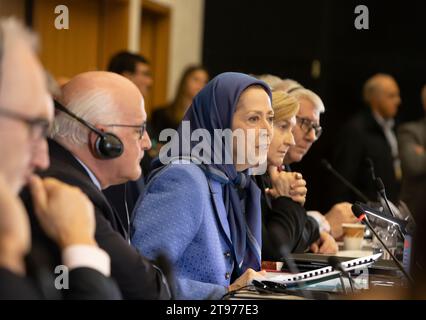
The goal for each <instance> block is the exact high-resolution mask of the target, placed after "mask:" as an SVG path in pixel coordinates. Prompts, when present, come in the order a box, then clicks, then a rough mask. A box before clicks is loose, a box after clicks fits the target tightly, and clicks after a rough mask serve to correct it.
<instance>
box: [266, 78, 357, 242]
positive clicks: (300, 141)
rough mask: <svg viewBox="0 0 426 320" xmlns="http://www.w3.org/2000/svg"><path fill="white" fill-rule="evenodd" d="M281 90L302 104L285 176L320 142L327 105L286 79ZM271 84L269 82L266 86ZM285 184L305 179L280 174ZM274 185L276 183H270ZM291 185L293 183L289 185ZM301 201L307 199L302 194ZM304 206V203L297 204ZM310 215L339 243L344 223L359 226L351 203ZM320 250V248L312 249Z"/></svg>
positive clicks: (272, 84) (315, 95) (297, 84)
mask: <svg viewBox="0 0 426 320" xmlns="http://www.w3.org/2000/svg"><path fill="white" fill-rule="evenodd" d="M282 81H283V83H281V84H279V85H280V86H282V87H284V88H286V90H287V92H288V93H289V94H290V95H291V96H293V97H295V98H296V99H297V100H298V102H299V105H300V107H299V111H298V113H297V116H296V126H295V128H294V129H293V136H294V140H295V143H296V145H294V146H290V148H289V150H288V151H287V153H286V155H285V157H284V164H285V170H286V172H291V167H290V164H292V163H296V162H300V161H302V159H303V157H304V156H305V154H306V153H307V152H308V151H309V149H310V148H311V146H312V145H313V143H314V142H315V141H316V140H318V138H319V135H320V134H321V132H322V129H321V127H320V114H321V113H323V112H324V111H325V108H324V104H323V102H322V100H321V98H320V97H319V96H318V95H317V94H315V93H314V92H312V91H311V90H308V89H305V88H303V87H302V85H301V84H300V83H298V82H296V81H294V80H291V79H285V80H282ZM267 83H268V82H267ZM268 85H269V86H270V87H271V88H272V89H275V87H274V86H275V85H277V83H268ZM280 175H281V177H282V178H281V179H280V180H278V181H282V180H283V179H284V177H288V178H289V179H290V178H293V179H297V180H302V179H303V177H302V175H301V174H300V173H297V174H294V175H286V174H285V173H281V174H280ZM271 183H273V181H271ZM287 184H290V181H289V182H288V183H287ZM297 196H298V195H297V190H294V195H293V199H296V198H297ZM301 196H302V197H304V196H305V195H304V194H303V193H302V194H301ZM297 202H299V203H301V204H302V205H303V204H304V201H303V202H302V201H297ZM307 213H308V215H310V216H312V217H313V218H314V219H315V220H317V222H318V224H319V226H320V231H321V232H322V231H325V232H328V233H330V234H331V235H332V236H333V238H335V239H339V238H340V237H341V236H342V235H343V229H342V223H352V222H356V221H357V220H356V217H355V216H354V215H353V213H352V210H351V205H350V204H349V203H344V202H343V203H338V204H335V205H334V206H333V207H332V208H331V210H330V211H328V212H327V213H326V214H324V215H323V214H321V213H320V212H318V211H308V212H307ZM311 249H314V250H317V249H318V248H315V244H314V248H311Z"/></svg>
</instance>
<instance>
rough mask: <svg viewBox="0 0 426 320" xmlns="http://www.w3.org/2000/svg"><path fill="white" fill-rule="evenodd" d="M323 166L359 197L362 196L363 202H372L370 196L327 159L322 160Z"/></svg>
mask: <svg viewBox="0 0 426 320" xmlns="http://www.w3.org/2000/svg"><path fill="white" fill-rule="evenodd" d="M321 164H322V166H323V167H324V168H325V169H327V170H328V171H330V172H331V173H332V174H333V175H334V176H335V177H336V178H337V179H338V180H339V181H340V182H341V183H343V184H344V185H345V186H346V187H347V188H349V189H350V190H351V191H352V192H353V193H355V194H356V195H357V196H358V198H360V199H361V200H362V201H363V202H370V200H369V199H368V197H367V196H366V195H365V194H363V193H362V192H361V191H360V190H359V189H358V188H356V187H355V186H354V185H353V184H352V183H350V182H349V181H348V180H346V178H345V177H343V176H342V175H341V174H340V173H339V172H337V171H336V170H335V169H334V168H333V166H332V165H331V164H330V162H328V161H327V160H326V159H322V160H321Z"/></svg>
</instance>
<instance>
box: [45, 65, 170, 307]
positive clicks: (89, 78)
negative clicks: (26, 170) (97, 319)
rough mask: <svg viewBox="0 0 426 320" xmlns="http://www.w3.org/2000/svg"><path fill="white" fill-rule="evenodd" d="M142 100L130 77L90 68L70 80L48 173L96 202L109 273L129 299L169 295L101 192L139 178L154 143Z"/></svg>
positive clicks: (157, 272)
mask: <svg viewBox="0 0 426 320" xmlns="http://www.w3.org/2000/svg"><path fill="white" fill-rule="evenodd" d="M145 125H146V113H145V108H144V100H143V97H142V95H141V93H140V91H139V90H138V89H137V87H136V86H135V85H134V84H133V83H132V82H131V81H129V80H128V79H126V78H124V77H122V76H120V75H117V74H114V73H110V72H101V71H99V72H86V73H82V74H80V75H77V76H76V77H75V78H73V79H71V80H70V81H69V82H68V83H67V84H66V85H65V86H64V87H63V88H62V96H61V97H60V98H58V103H57V104H56V115H55V120H54V124H53V127H52V130H51V138H52V140H50V141H49V155H50V162H51V166H50V168H49V169H48V170H47V171H45V172H44V173H43V175H44V176H50V177H55V178H56V179H58V180H61V181H63V182H66V183H68V184H71V185H74V186H77V187H79V188H80V189H81V190H82V191H83V192H84V193H85V194H86V195H87V196H88V197H89V198H90V200H91V201H92V203H93V205H94V207H95V215H96V233H95V238H96V241H97V243H98V244H99V247H101V248H102V249H103V250H105V251H106V252H107V253H108V254H109V255H110V257H111V275H112V277H113V278H114V279H115V280H116V282H117V284H118V286H119V288H120V290H121V292H122V294H123V298H125V299H169V298H170V297H171V294H170V291H169V286H168V284H167V281H166V280H165V277H164V276H163V273H162V271H161V270H160V269H159V268H158V267H157V266H155V265H154V264H152V263H151V262H150V261H148V260H147V259H146V258H144V257H143V256H142V255H140V253H139V252H138V251H137V250H136V249H134V248H133V247H131V246H130V244H129V241H128V239H129V236H130V235H129V229H128V228H127V222H128V221H122V219H120V216H119V215H118V214H117V212H116V211H115V210H114V209H113V208H112V207H111V206H110V204H109V202H108V200H107V199H106V198H105V196H104V195H103V194H102V190H103V189H105V188H107V187H109V186H112V185H116V184H122V183H125V182H127V181H130V180H136V179H138V178H139V176H140V175H141V168H140V165H139V163H140V160H141V159H142V157H143V155H144V152H145V150H148V149H149V148H151V141H150V139H149V136H148V134H147V132H146V131H145Z"/></svg>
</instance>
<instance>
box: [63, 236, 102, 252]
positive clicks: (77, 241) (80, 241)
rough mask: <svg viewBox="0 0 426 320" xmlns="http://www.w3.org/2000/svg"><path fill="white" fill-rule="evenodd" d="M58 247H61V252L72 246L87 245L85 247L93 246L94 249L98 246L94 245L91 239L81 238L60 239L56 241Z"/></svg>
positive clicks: (94, 242) (93, 240)
mask: <svg viewBox="0 0 426 320" xmlns="http://www.w3.org/2000/svg"><path fill="white" fill-rule="evenodd" d="M58 245H59V246H60V247H61V249H62V250H63V249H65V248H68V247H70V246H74V245H87V246H95V247H97V246H98V244H97V243H96V241H95V239H94V238H93V237H83V236H76V237H62V238H61V239H59V240H58Z"/></svg>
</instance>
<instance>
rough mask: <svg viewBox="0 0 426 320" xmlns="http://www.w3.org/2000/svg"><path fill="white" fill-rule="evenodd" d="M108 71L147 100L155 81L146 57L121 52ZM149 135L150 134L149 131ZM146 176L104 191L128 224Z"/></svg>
mask: <svg viewBox="0 0 426 320" xmlns="http://www.w3.org/2000/svg"><path fill="white" fill-rule="evenodd" d="M108 71H110V72H114V73H117V74H120V75H122V76H123V77H126V78H127V79H129V80H130V81H132V82H133V83H134V84H135V85H136V87H138V89H139V91H140V93H141V94H142V96H143V98H144V99H145V100H146V99H147V97H148V95H149V92H150V88H151V86H152V84H153V79H152V74H151V67H150V65H149V62H148V60H147V59H146V58H145V57H144V56H142V55H139V54H135V53H131V52H128V51H120V52H118V53H117V54H115V55H114V56H113V57H112V58H111V60H110V62H109V64H108ZM148 133H150V132H149V131H148ZM147 156H148V158H149V155H148V154H146V155H145V157H147ZM147 161H149V162H150V160H142V161H141V166H142V167H144V163H147ZM145 176H147V173H146V172H144V171H142V175H141V177H140V178H139V179H138V180H136V181H129V182H126V183H123V184H117V185H113V186H110V187H109V188H106V189H105V190H103V191H102V192H103V193H104V195H105V196H106V198H107V199H108V201H109V203H110V204H111V205H112V207H113V208H114V209H115V211H116V212H117V213H118V215H119V216H120V217H121V219H122V220H124V221H126V222H125V223H126V224H127V219H128V217H130V219H131V218H132V217H131V216H130V215H131V213H132V212H133V208H134V207H135V203H136V201H137V199H138V197H139V194H140V192H141V190H142V189H143V185H144V177H145Z"/></svg>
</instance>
